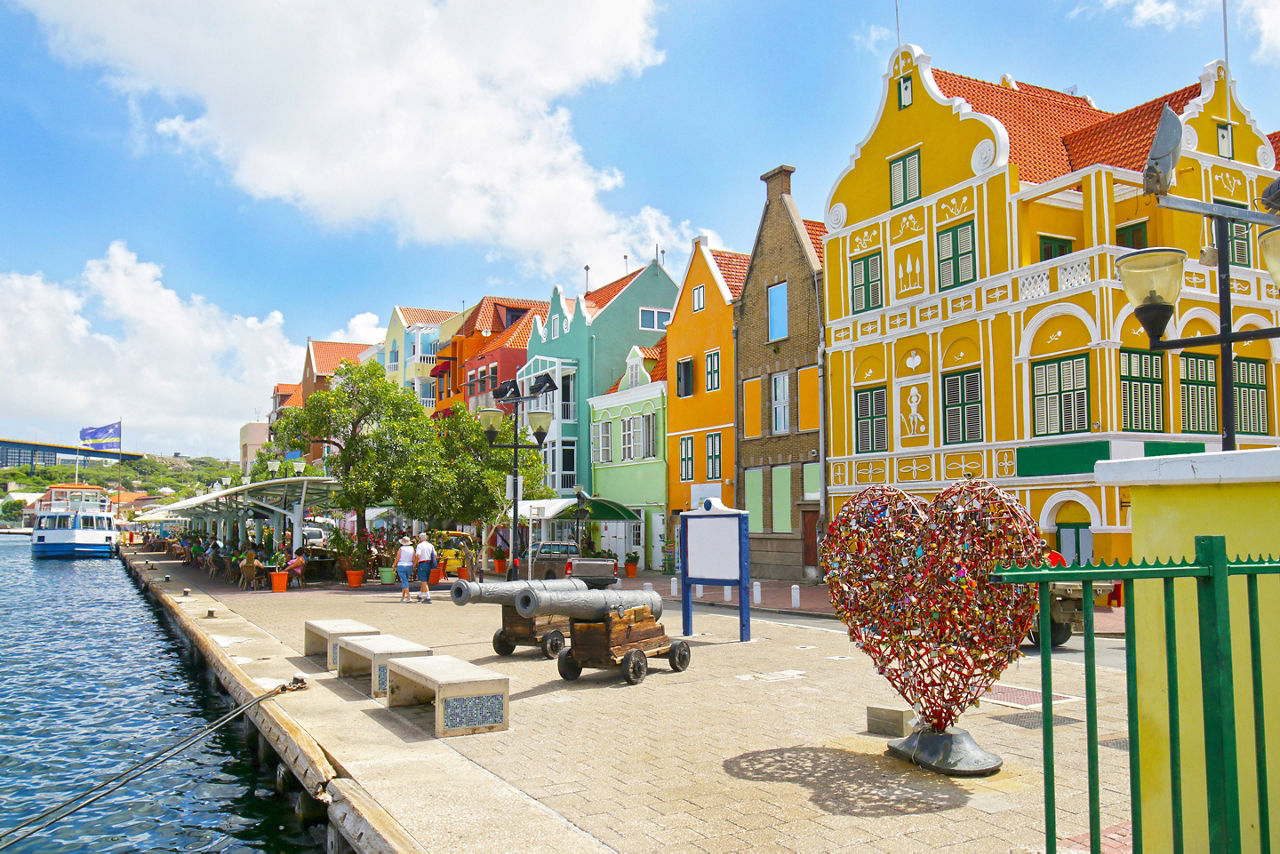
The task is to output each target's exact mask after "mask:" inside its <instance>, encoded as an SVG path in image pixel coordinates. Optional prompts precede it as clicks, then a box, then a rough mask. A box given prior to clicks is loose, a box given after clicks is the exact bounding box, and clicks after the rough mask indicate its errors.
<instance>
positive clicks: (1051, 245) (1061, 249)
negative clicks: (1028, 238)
mask: <svg viewBox="0 0 1280 854" xmlns="http://www.w3.org/2000/svg"><path fill="white" fill-rule="evenodd" d="M1070 254H1071V241H1070V240H1068V239H1067V238H1065V237H1049V236H1047V235H1044V234H1042V235H1040V260H1041V261H1050V260H1052V259H1054V258H1061V257H1062V256H1063V255H1070Z"/></svg>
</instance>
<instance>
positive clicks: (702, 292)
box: [693, 285, 707, 311]
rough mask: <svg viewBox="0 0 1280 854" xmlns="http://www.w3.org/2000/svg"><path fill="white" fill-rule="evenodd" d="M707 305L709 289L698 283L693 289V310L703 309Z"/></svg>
mask: <svg viewBox="0 0 1280 854" xmlns="http://www.w3.org/2000/svg"><path fill="white" fill-rule="evenodd" d="M706 307H707V291H706V289H705V288H704V287H703V286H702V285H697V286H695V287H694V289H693V310H694V311H702V310H703V309H704V308H706Z"/></svg>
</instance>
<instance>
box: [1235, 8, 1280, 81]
mask: <svg viewBox="0 0 1280 854" xmlns="http://www.w3.org/2000/svg"><path fill="white" fill-rule="evenodd" d="M1240 11H1241V12H1243V13H1244V16H1245V17H1246V18H1248V19H1249V20H1251V21H1252V27H1251V29H1252V30H1253V31H1254V32H1255V33H1256V34H1257V36H1258V46H1257V48H1256V49H1255V50H1254V51H1253V59H1254V61H1255V62H1261V63H1266V64H1268V65H1280V3H1277V2H1276V0H1241V3H1240Z"/></svg>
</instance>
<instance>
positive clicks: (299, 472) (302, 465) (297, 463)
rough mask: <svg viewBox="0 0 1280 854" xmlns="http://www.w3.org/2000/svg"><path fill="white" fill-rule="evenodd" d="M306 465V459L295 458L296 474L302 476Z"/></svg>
mask: <svg viewBox="0 0 1280 854" xmlns="http://www.w3.org/2000/svg"><path fill="white" fill-rule="evenodd" d="M306 467H307V463H306V460H294V461H293V474H294V476H295V477H300V476H301V475H302V470H303V469H305V468H306Z"/></svg>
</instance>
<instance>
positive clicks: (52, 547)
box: [31, 483, 120, 557]
mask: <svg viewBox="0 0 1280 854" xmlns="http://www.w3.org/2000/svg"><path fill="white" fill-rule="evenodd" d="M119 539H120V537H119V532H118V531H117V530H116V523H115V519H114V518H113V517H112V510H111V499H110V497H109V494H108V493H107V491H106V490H105V489H103V488H102V487H101V486H90V485H89V484H85V483H56V484H54V485H53V486H51V487H49V489H48V491H47V492H45V494H44V495H42V496H41V497H40V500H39V501H37V502H36V518H35V522H34V523H33V524H32V526H31V555H32V557H105V556H110V555H113V554H115V551H116V545H117V544H118V542H119Z"/></svg>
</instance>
